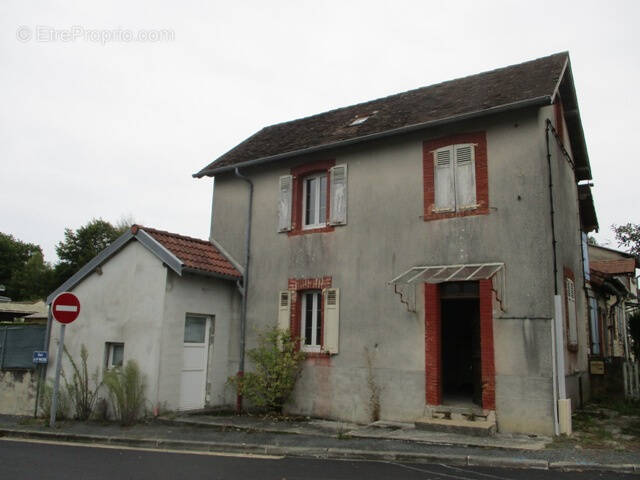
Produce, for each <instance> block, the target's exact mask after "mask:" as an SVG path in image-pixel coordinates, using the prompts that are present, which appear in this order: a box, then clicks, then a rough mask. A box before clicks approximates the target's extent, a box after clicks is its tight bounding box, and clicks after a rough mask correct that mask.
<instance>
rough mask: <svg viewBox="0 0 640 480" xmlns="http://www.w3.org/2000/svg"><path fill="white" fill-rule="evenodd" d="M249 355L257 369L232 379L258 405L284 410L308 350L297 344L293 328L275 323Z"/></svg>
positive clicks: (238, 388) (231, 381) (237, 389)
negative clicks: (283, 327)
mask: <svg viewBox="0 0 640 480" xmlns="http://www.w3.org/2000/svg"><path fill="white" fill-rule="evenodd" d="M247 356H248V357H249V360H251V362H252V363H253V365H254V368H255V371H253V372H249V373H245V374H244V376H235V377H230V378H229V383H230V384H232V385H233V386H235V387H236V391H237V392H238V394H240V395H243V396H245V397H247V398H248V399H249V401H250V402H251V403H252V404H253V405H255V406H256V407H259V408H266V409H268V410H270V411H275V412H278V413H281V412H282V408H283V407H284V405H285V404H286V403H287V401H288V400H289V398H290V397H291V393H292V392H293V387H295V384H296V380H297V379H298V375H299V374H300V369H301V367H302V360H304V353H303V352H301V351H299V350H298V349H297V348H296V341H295V340H294V339H292V338H291V334H290V333H289V331H282V330H278V329H277V328H275V327H274V328H270V329H268V330H266V331H264V332H262V333H261V334H260V336H259V340H258V346H257V347H256V348H254V349H251V350H249V351H248V352H247Z"/></svg>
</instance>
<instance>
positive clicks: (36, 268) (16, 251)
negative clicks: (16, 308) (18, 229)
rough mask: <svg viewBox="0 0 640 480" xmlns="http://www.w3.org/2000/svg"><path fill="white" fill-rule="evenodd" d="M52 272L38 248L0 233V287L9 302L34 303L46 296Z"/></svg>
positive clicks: (50, 283) (50, 284)
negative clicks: (2, 288) (3, 289)
mask: <svg viewBox="0 0 640 480" xmlns="http://www.w3.org/2000/svg"><path fill="white" fill-rule="evenodd" d="M52 280H53V272H52V268H51V266H50V265H49V264H48V263H46V262H45V261H44V256H43V255H42V249H41V248H40V246H39V245H35V244H33V243H25V242H22V241H20V240H17V239H15V238H14V237H13V236H12V235H8V234H6V233H0V285H4V286H5V287H6V290H5V292H4V294H5V295H7V296H8V297H9V298H11V299H12V300H16V301H24V300H36V299H38V298H43V297H44V296H46V294H47V292H48V291H49V289H50V288H51V286H52Z"/></svg>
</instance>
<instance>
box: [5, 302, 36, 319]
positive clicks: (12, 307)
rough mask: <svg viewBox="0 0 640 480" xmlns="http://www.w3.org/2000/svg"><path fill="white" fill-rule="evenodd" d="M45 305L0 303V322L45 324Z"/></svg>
mask: <svg viewBox="0 0 640 480" xmlns="http://www.w3.org/2000/svg"><path fill="white" fill-rule="evenodd" d="M46 320H47V305H46V304H45V303H44V301H42V300H38V301H37V302H11V301H7V302H0V322H24V321H28V322H46Z"/></svg>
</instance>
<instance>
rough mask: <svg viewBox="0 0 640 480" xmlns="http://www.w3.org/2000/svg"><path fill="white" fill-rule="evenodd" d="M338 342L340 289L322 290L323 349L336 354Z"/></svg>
mask: <svg viewBox="0 0 640 480" xmlns="http://www.w3.org/2000/svg"><path fill="white" fill-rule="evenodd" d="M339 344H340V289H338V288H327V289H325V291H324V350H325V351H326V352H327V353H331V354H336V353H338V350H339Z"/></svg>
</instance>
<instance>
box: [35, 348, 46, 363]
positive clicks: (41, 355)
mask: <svg viewBox="0 0 640 480" xmlns="http://www.w3.org/2000/svg"><path fill="white" fill-rule="evenodd" d="M48 361H49V360H48V358H47V352H40V351H38V350H36V351H35V352H33V363H48Z"/></svg>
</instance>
